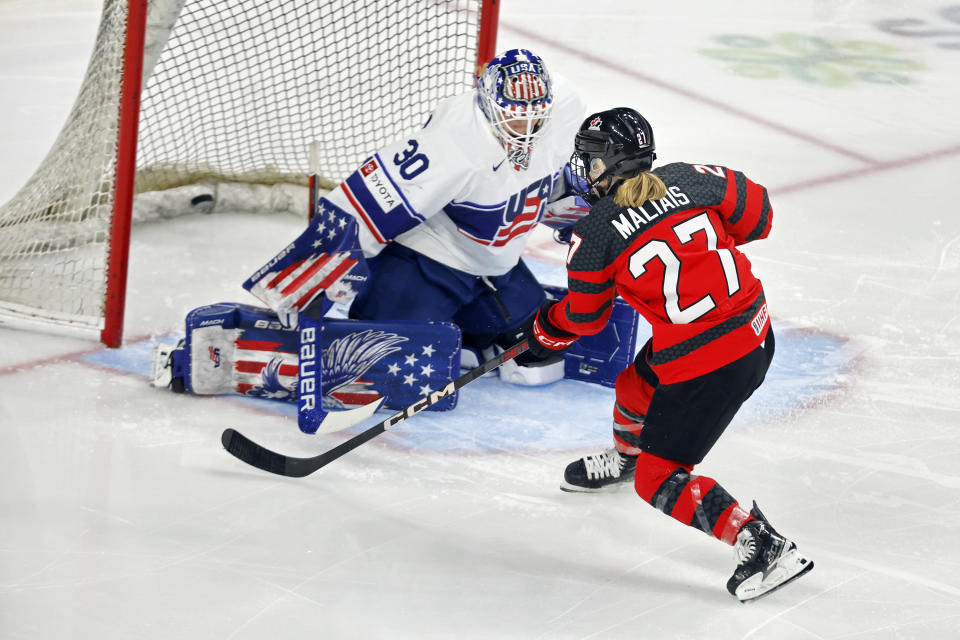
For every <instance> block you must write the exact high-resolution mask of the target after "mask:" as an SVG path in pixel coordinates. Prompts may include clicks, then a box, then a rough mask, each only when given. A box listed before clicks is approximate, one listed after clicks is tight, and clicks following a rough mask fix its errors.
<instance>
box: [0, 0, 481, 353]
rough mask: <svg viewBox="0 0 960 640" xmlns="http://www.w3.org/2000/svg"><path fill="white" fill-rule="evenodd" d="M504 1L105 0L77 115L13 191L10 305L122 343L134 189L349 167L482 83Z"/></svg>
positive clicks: (332, 173)
mask: <svg viewBox="0 0 960 640" xmlns="http://www.w3.org/2000/svg"><path fill="white" fill-rule="evenodd" d="M498 5H499V2H498V0H410V1H405V2H397V1H396V0H363V1H359V2H358V1H357V0H325V1H324V2H316V1H315V0H271V1H269V2H264V1H263V0H231V1H230V2H222V1H221V0H149V1H148V0H105V3H104V6H103V12H102V16H101V22H100V27H99V29H98V33H97V38H96V41H95V43H94V49H93V53H92V55H91V59H90V63H89V65H88V68H87V73H86V76H85V77H84V81H83V83H82V85H81V88H80V92H79V95H78V97H77V100H76V102H75V103H74V106H73V109H72V111H71V113H70V116H69V117H68V119H67V123H66V124H65V125H64V127H63V129H62V130H61V132H60V134H59V136H58V137H57V140H56V141H55V142H54V145H53V146H52V148H51V149H50V151H49V153H48V154H47V156H46V158H45V159H44V160H43V162H42V163H41V165H40V167H39V168H38V169H37V170H36V172H35V173H34V175H33V176H32V177H31V178H30V180H29V181H28V182H27V183H26V184H25V185H24V186H23V187H22V188H21V189H20V191H18V193H17V194H16V195H15V196H14V197H13V198H12V199H11V200H10V201H9V202H7V203H6V204H3V205H2V206H0V316H2V317H3V318H4V319H6V320H10V319H12V320H13V321H14V323H15V324H24V323H26V324H27V325H28V326H29V327H37V328H39V327H42V326H44V325H49V326H52V327H71V328H78V329H82V330H91V331H97V330H99V332H100V339H101V341H102V342H103V343H104V344H106V345H108V346H111V347H117V346H120V344H121V342H122V336H123V314H124V306H125V291H126V279H127V262H128V251H129V244H130V242H129V239H130V226H131V219H132V211H133V210H134V206H133V203H134V194H143V193H146V192H157V191H160V190H165V189H171V188H174V187H181V186H183V185H191V184H196V183H201V182H203V181H223V182H229V183H251V184H258V185H271V184H277V183H283V184H287V183H289V184H296V185H306V184H307V177H308V173H309V171H310V169H309V168H308V164H309V158H308V156H309V153H308V147H309V145H310V144H311V142H313V143H315V145H319V147H320V148H321V154H320V156H319V163H320V166H319V167H317V170H318V171H319V172H320V173H322V174H323V175H324V176H326V177H327V178H329V179H330V180H332V181H338V180H340V179H342V178H344V177H345V176H346V175H347V174H348V173H349V172H350V171H352V170H353V169H354V168H355V167H356V166H357V165H358V164H359V162H360V161H361V160H362V159H363V158H364V157H365V156H366V155H367V154H369V152H371V151H372V150H373V149H376V148H377V147H379V146H382V145H383V144H386V143H387V142H389V141H390V140H391V139H393V138H395V137H396V136H397V135H400V134H401V133H402V132H403V131H407V130H410V129H413V128H416V127H417V126H419V125H420V124H422V122H423V119H424V117H425V116H426V115H427V113H428V112H429V110H430V109H431V108H432V107H433V106H434V105H435V104H436V103H437V102H438V101H439V100H441V99H442V98H444V97H447V96H450V95H454V94H456V93H458V92H461V91H463V90H464V89H466V88H468V87H470V86H471V85H472V83H473V79H474V76H475V73H476V69H477V68H478V66H479V65H480V64H482V63H485V62H486V61H487V60H489V59H490V58H492V57H493V55H494V53H495V48H496V32H497V21H498V11H499V7H498Z"/></svg>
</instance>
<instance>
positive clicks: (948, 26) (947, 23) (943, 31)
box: [873, 5, 960, 51]
mask: <svg viewBox="0 0 960 640" xmlns="http://www.w3.org/2000/svg"><path fill="white" fill-rule="evenodd" d="M937 13H939V15H938V16H937V17H936V18H935V19H934V20H935V22H934V23H933V24H931V23H928V22H927V21H926V20H924V19H922V18H920V17H916V16H910V17H903V16H902V15H901V16H898V17H897V18H893V19H886V20H878V21H877V22H874V23H873V24H874V26H875V27H876V28H878V29H880V30H881V31H883V32H884V33H889V34H892V35H895V36H900V37H905V38H927V39H928V40H927V43H929V44H932V45H933V46H935V47H937V48H939V49H953V50H954V51H956V50H958V49H960V29H957V27H960V6H957V5H953V6H946V7H943V8H942V9H940V10H939V11H938V12H937Z"/></svg>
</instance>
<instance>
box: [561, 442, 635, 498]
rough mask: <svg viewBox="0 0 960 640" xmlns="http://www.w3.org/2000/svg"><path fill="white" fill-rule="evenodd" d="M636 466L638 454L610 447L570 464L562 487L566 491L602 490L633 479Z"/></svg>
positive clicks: (564, 473) (565, 472)
mask: <svg viewBox="0 0 960 640" xmlns="http://www.w3.org/2000/svg"><path fill="white" fill-rule="evenodd" d="M636 467H637V457H636V456H628V455H624V454H622V453H620V452H619V451H617V449H616V448H610V449H607V450H606V451H604V452H603V453H600V454H597V455H592V456H584V457H582V458H580V459H579V460H576V461H574V462H571V463H570V464H568V465H567V468H566V470H565V471H564V472H563V484H562V485H560V488H561V489H563V490H564V491H600V490H601V489H605V488H607V487H609V486H612V485H616V484H619V483H621V482H627V481H630V480H633V471H634V469H636Z"/></svg>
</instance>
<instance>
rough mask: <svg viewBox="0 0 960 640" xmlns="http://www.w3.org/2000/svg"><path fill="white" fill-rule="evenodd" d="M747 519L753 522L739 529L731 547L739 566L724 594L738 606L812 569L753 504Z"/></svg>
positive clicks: (755, 504)
mask: <svg viewBox="0 0 960 640" xmlns="http://www.w3.org/2000/svg"><path fill="white" fill-rule="evenodd" d="M750 515H752V516H753V517H754V518H755V519H754V520H751V521H750V522H748V523H747V524H745V525H744V526H743V528H742V529H740V533H739V534H738V535H737V542H736V544H735V545H734V550H735V552H736V554H737V558H738V559H739V561H740V564H738V565H737V570H736V571H734V572H733V575H732V576H730V579H729V580H728V581H727V591H729V592H730V593H731V594H733V595H735V596H736V597H737V598H738V599H739V600H740V602H747V601H748V600H755V599H756V598H759V597H761V596H765V595H767V594H769V593H772V592H773V591H776V590H777V589H779V588H780V587H782V586H784V585H786V584H788V583H790V582H792V581H793V580H796V579H797V578H799V577H800V576H802V575H803V574H805V573H807V572H808V571H810V570H811V569H813V561H811V560H810V559H808V558H806V557H805V556H803V555H802V554H801V553H800V552H799V551H798V550H797V545H796V544H794V543H793V542H792V541H791V540H788V539H787V538H784V537H783V536H782V535H780V534H779V533H777V532H776V530H775V529H774V528H773V527H771V526H770V523H769V522H767V519H766V518H765V517H764V516H763V513H761V512H760V509H759V508H757V503H756V502H754V503H753V508H752V509H750Z"/></svg>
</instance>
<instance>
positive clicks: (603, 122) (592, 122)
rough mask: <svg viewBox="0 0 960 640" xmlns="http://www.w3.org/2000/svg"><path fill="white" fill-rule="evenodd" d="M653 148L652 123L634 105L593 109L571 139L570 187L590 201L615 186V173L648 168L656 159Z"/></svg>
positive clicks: (632, 171) (639, 170)
mask: <svg viewBox="0 0 960 640" xmlns="http://www.w3.org/2000/svg"><path fill="white" fill-rule="evenodd" d="M655 151H656V145H655V144H654V141H653V127H651V126H650V123H649V122H647V120H646V118H644V117H643V116H642V115H640V114H639V113H637V112H636V111H634V110H633V109H629V108H627V107H617V108H616V109H609V110H607V111H601V112H599V113H595V114H593V115H591V116H589V117H588V118H587V119H586V120H584V121H583V124H581V125H580V131H579V132H577V136H576V138H575V140H574V152H573V155H572V156H570V170H571V173H573V175H574V176H575V178H577V179H575V180H572V181H571V182H572V187H573V190H574V191H576V192H577V195H579V196H580V197H582V198H583V199H584V200H586V201H587V202H589V203H591V204H592V203H594V202H596V201H597V200H599V199H600V198H602V197H603V196H605V195H607V194H608V193H610V192H611V191H613V190H615V186H616V184H617V183H618V181H617V180H614V178H615V177H616V176H624V175H635V174H637V173H639V172H641V171H649V170H650V168H651V167H653V161H654V160H656V159H657V154H656V153H655Z"/></svg>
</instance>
